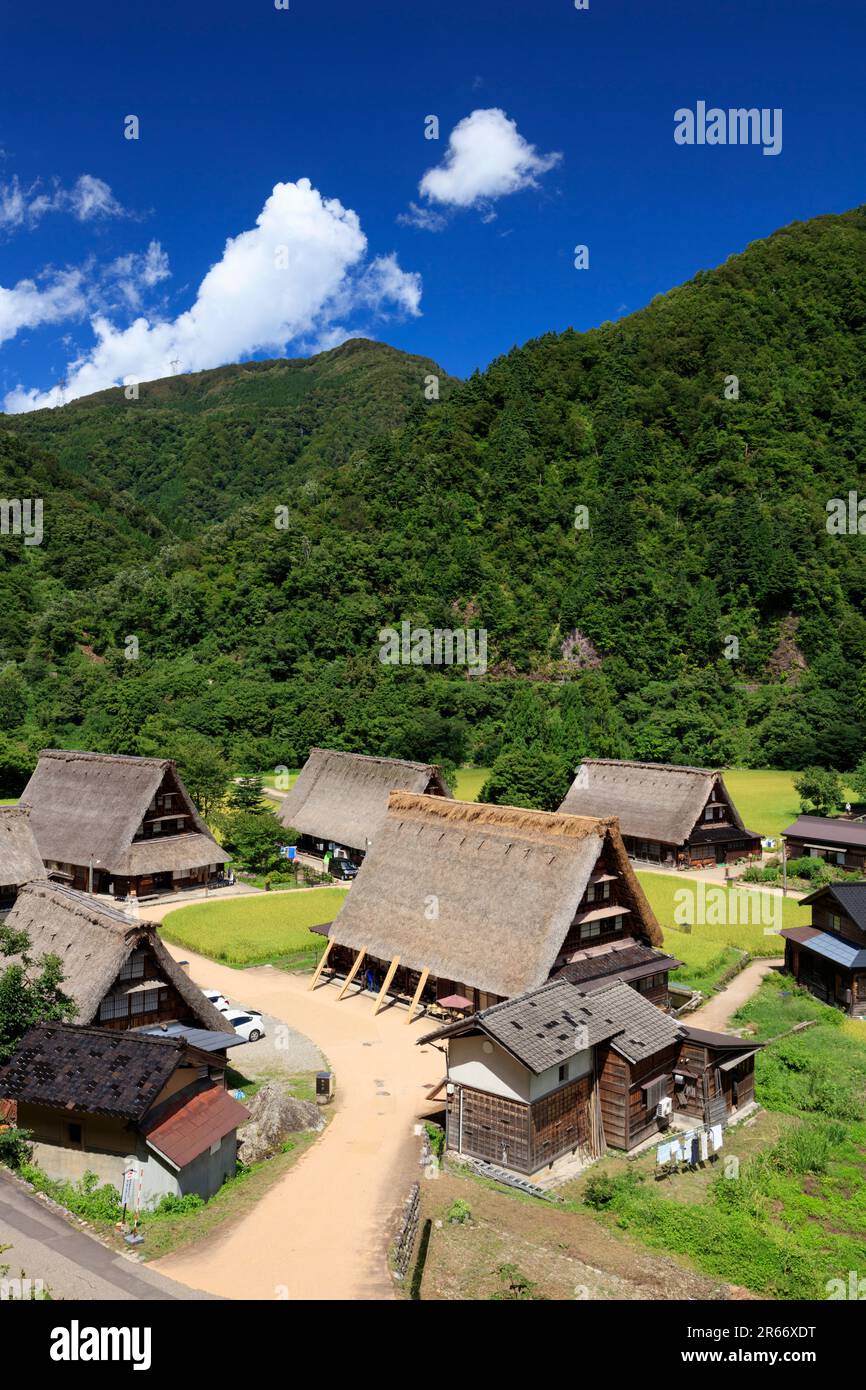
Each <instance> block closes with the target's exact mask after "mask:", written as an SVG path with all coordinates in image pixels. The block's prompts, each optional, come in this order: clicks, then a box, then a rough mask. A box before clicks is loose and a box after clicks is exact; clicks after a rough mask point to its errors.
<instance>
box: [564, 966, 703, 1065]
mask: <svg viewBox="0 0 866 1390" xmlns="http://www.w3.org/2000/svg"><path fill="white" fill-rule="evenodd" d="M586 1003H587V1004H589V1005H591V1007H592V1008H593V1010H595V1011H596V1012H597V1013H598V1014H599V1015H600V1016H601V1017H602V1018H604V1017H608V1018H609V1019H610V1021H611V1022H613V1023H615V1024H616V1032H615V1034H614V1036H613V1038H612V1041H611V1046H612V1047H613V1049H614V1051H615V1052H619V1053H620V1054H621V1055H622V1056H623V1057H625V1058H626V1059H627V1060H628V1061H629V1062H642V1061H643V1060H644V1059H645V1058H647V1057H652V1055H653V1054H654V1053H655V1052H661V1051H663V1050H664V1048H666V1047H671V1046H672V1044H673V1043H675V1042H676V1040H677V1038H678V1037H680V1035H681V1031H682V1030H681V1028H680V1025H679V1024H677V1023H675V1022H674V1020H673V1019H672V1018H671V1017H670V1016H669V1015H668V1014H665V1013H662V1011H661V1009H659V1008H656V1006H655V1004H651V1003H650V1002H649V1000H648V999H644V997H643V995H642V994H638V992H637V990H636V989H632V988H631V986H630V985H625V984H622V983H620V982H619V981H616V982H615V983H613V984H611V986H610V988H609V989H599V990H595V991H594V992H593V993H592V994H590V995H588V996H586Z"/></svg>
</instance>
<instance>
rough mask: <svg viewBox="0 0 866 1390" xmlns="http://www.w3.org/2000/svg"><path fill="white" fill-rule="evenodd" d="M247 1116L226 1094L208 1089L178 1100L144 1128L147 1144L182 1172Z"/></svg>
mask: <svg viewBox="0 0 866 1390" xmlns="http://www.w3.org/2000/svg"><path fill="white" fill-rule="evenodd" d="M249 1116H250V1112H249V1110H247V1108H246V1106H245V1105H241V1104H240V1102H239V1101H236V1100H235V1099H234V1097H233V1096H230V1095H229V1093H228V1091H224V1090H223V1089H222V1087H220V1086H208V1087H207V1089H206V1090H203V1091H199V1092H198V1094H197V1095H194V1096H191V1097H190V1096H186V1097H184V1096H180V1097H178V1099H177V1101H176V1102H174V1103H171V1102H169V1104H168V1106H167V1107H163V1106H160V1113H159V1114H158V1115H156V1116H155V1117H154V1118H153V1119H151V1120H149V1121H148V1123H147V1124H146V1125H145V1126H144V1134H145V1136H146V1138H147V1142H148V1144H150V1145H151V1147H152V1148H154V1149H157V1150H158V1151H159V1152H160V1153H161V1154H163V1155H164V1156H165V1157H166V1158H167V1159H168V1161H169V1162H170V1163H172V1164H174V1166H175V1167H176V1168H185V1167H186V1165H187V1164H188V1163H192V1161H193V1159H194V1158H198V1156H199V1154H201V1153H204V1151H205V1149H209V1148H210V1146H211V1144H215V1143H217V1141H218V1140H220V1139H224V1138H225V1136H226V1135H227V1134H231V1132H232V1130H235V1129H237V1127H238V1125H242V1124H243V1123H244V1121H245V1120H248V1119H249Z"/></svg>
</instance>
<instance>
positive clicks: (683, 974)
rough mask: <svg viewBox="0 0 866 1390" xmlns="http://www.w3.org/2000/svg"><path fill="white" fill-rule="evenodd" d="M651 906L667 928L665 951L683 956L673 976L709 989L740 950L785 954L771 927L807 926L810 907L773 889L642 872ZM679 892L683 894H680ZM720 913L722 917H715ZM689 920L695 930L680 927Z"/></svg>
mask: <svg viewBox="0 0 866 1390" xmlns="http://www.w3.org/2000/svg"><path fill="white" fill-rule="evenodd" d="M638 878H639V879H640V882H641V885H642V887H643V890H644V892H645V893H646V895H647V897H648V898H649V902H650V906H651V907H652V910H653V912H654V913H655V915H656V917H657V918H658V921H659V925H660V926H661V928H662V931H663V933H664V944H665V948H666V950H668V951H670V952H671V953H672V954H673V955H675V956H678V957H679V959H680V960H681V961H683V968H682V969H680V970H678V971H676V972H675V974H674V975H673V976H672V977H671V978H672V980H673V982H674V983H675V984H687V985H691V986H692V988H693V989H700V990H702V991H703V993H705V994H707V993H711V992H712V990H714V989H715V988H716V987H717V985H718V982H719V980H720V978H721V976H722V975H724V973H725V971H726V970H727V969H728V968H729V967H730V966H731V965H732V964H733V962H734V961H735V960H736V951H738V950H739V951H747V952H748V953H749V955H750V956H754V957H759V956H781V955H783V954H784V950H785V942H784V938H783V937H781V936H778V935H777V931H770V932H769V934H768V932H767V929H768V928H776V929H778V928H780V927H802V926H808V925H809V922H810V920H811V917H810V911H809V909H808V908H803V907H801V906H800V904H799V903H798V902H795V901H794V900H793V899H791V898H782V897H781V896H780V895H779V894H775V893H761V892H750V891H748V890H746V889H736V888H732V887H728V886H725V885H722V884H712V883H706V884H704V883H702V882H699V881H698V880H696V879H689V878H684V877H683V876H682V875H679V874H654V873H645V872H643V871H641V872H640V873H639V874H638ZM678 895H681V896H678ZM717 916H720V917H721V918H722V920H721V921H717V920H715V918H716V917H717ZM683 922H685V923H690V924H691V931H690V932H686V931H683V930H682V929H681V926H680V924H681V923H683Z"/></svg>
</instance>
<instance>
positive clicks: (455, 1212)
mask: <svg viewBox="0 0 866 1390" xmlns="http://www.w3.org/2000/svg"><path fill="white" fill-rule="evenodd" d="M471 1216H472V1209H471V1208H470V1206H469V1203H468V1202H464V1200H463V1198H462V1197H458V1198H456V1200H455V1201H453V1202H452V1203H451V1206H450V1207H449V1208H448V1216H447V1220H448V1221H450V1222H451V1224H452V1226H462V1225H463V1223H464V1222H465V1221H469V1220H470V1218H471Z"/></svg>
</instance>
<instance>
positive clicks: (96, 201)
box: [0, 174, 124, 229]
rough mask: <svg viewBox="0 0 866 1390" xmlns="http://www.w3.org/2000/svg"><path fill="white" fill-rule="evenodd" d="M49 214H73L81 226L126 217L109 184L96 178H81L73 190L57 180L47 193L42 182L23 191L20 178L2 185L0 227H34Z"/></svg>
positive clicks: (24, 188) (0, 185) (92, 176)
mask: <svg viewBox="0 0 866 1390" xmlns="http://www.w3.org/2000/svg"><path fill="white" fill-rule="evenodd" d="M50 212H68V213H71V214H72V216H73V217H74V218H75V219H76V220H77V221H78V222H93V221H95V220H96V219H97V218H102V217H122V216H123V215H124V210H123V208H122V207H121V205H120V203H119V202H118V201H117V199H116V198H115V196H114V194H113V193H112V191H111V189H110V188H109V186H108V184H107V183H105V182H104V181H103V180H102V179H98V178H96V177H95V175H93V174H81V176H80V177H79V178H78V179H76V181H75V183H74V184H73V185H72V187H71V188H63V187H62V186H61V184H60V183H59V182H58V181H57V180H56V179H55V180H54V181H53V182H52V184H51V187H50V188H49V189H47V190H45V191H43V190H42V182H41V180H39V179H37V180H36V181H35V183H32V184H30V186H29V187H24V186H23V185H22V184H21V182H20V180H19V178H18V176H17V174H13V176H12V178H11V179H9V181H8V182H6V183H0V227H2V228H6V229H11V228H15V227H35V226H36V224H37V222H39V221H41V219H42V218H43V217H45V216H46V214H47V213H50Z"/></svg>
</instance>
